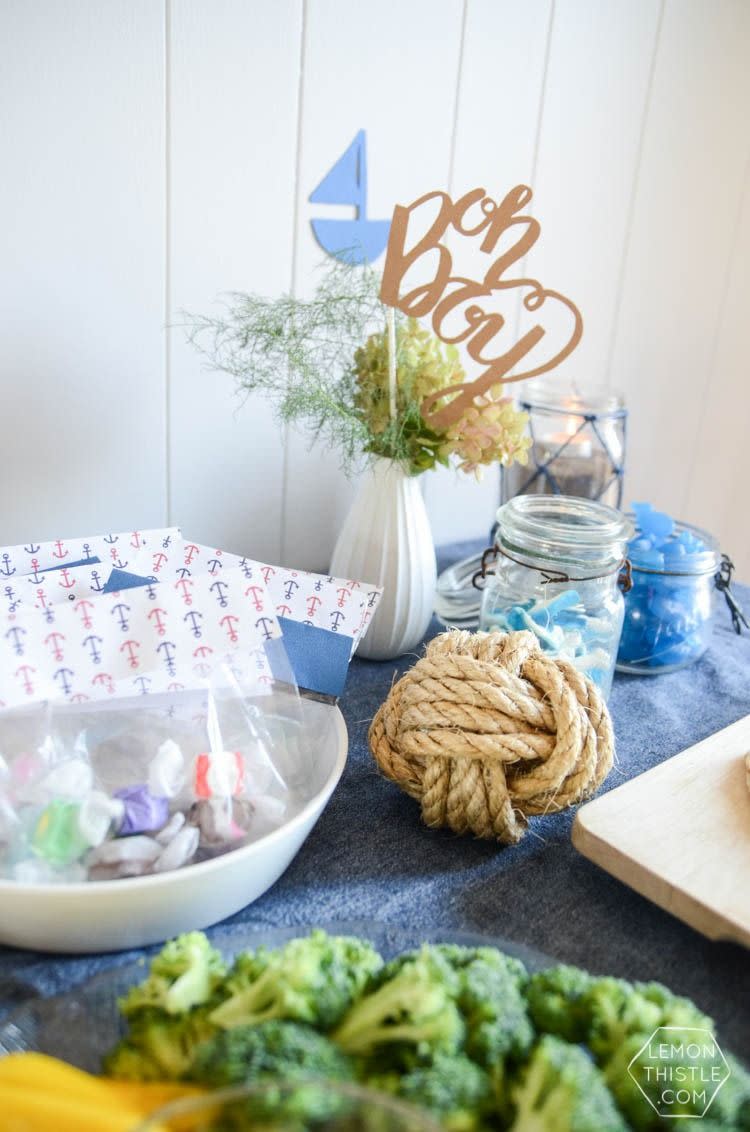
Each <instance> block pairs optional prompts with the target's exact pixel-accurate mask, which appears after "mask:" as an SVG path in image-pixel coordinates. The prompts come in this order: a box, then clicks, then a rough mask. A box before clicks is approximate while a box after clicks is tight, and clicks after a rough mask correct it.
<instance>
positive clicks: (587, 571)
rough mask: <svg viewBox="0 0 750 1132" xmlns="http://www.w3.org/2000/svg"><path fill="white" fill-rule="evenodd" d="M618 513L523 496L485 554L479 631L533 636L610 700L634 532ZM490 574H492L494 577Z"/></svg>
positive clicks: (503, 512)
mask: <svg viewBox="0 0 750 1132" xmlns="http://www.w3.org/2000/svg"><path fill="white" fill-rule="evenodd" d="M631 529H632V528H631V525H630V523H629V521H628V520H627V519H626V517H625V516H624V515H623V514H622V513H621V512H619V511H616V510H615V509H614V508H612V507H607V506H605V505H604V504H602V503H597V502H595V501H593V500H587V499H576V498H573V497H570V496H563V495H557V496H545V495H522V496H516V497H515V498H514V499H511V500H509V502H508V503H506V504H504V505H503V506H502V507H501V508H500V509H499V510H498V512H497V528H496V533H495V543H494V547H493V548H492V550H491V551H488V552H487V555H486V556H485V563H486V561H487V559H488V558H489V557H490V556H491V557H492V558H493V563H492V566H491V568H489V569H488V570H487V571H486V573H485V580H484V587H483V593H482V605H481V611H480V617H479V627H480V629H485V630H491V629H502V630H504V631H505V632H514V631H517V630H527V631H529V632H531V633H533V634H534V636H535V637H536V638H537V640H538V641H539V644H540V645H541V647H542V649H543V650H544V651H545V652H547V653H549V654H550V655H551V656H554V657H560V658H561V659H565V660H568V661H570V662H571V664H573V665H574V666H575V667H576V668H577V669H578V670H579V671H580V672H582V673H583V674H584V675H586V676H589V677H590V678H591V679H592V680H593V681H594V682H595V683H596V684H597V685H598V686H599V688H600V689H601V691H602V693H603V694H604V695H605V696H608V695H609V692H610V690H611V687H612V676H613V673H614V667H615V658H616V656H617V646H618V644H619V640H620V632H621V629H622V621H623V598H622V593H621V592H620V584H619V583H620V575H621V570H622V567H623V565H624V560H625V559H624V556H625V547H626V545H627V540H628V537H629V535H630V533H631ZM490 571H491V572H490Z"/></svg>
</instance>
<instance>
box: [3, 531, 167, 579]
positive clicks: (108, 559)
mask: <svg viewBox="0 0 750 1132" xmlns="http://www.w3.org/2000/svg"><path fill="white" fill-rule="evenodd" d="M179 538H180V532H179V529H178V528H177V527H164V528H159V529H157V530H150V531H126V532H124V533H122V532H120V533H118V534H106V535H89V536H88V537H87V538H73V539H55V540H54V541H52V542H39V543H33V542H30V543H27V544H26V545H25V546H4V547H0V582H2V583H3V584H7V583H8V582H10V580H11V579H12V578H14V577H16V576H17V575H18V576H20V575H23V574H34V573H39V572H41V571H44V570H54V569H60V568H69V567H71V566H76V565H79V564H80V563H81V562H86V561H90V560H91V559H93V558H97V559H98V560H99V562H100V563H101V564H102V570H101V571H100V572H101V573H102V574H103V575H104V577H105V578H106V577H107V576H108V575H109V571H110V570H111V569H112V568H113V567H117V569H120V570H127V568H128V563H129V562H130V559H131V558H132V557H133V555H134V554H136V553H138V551H142V550H143V549H144V548H148V549H149V550H156V549H157V548H159V547H161V548H168V547H169V546H170V545H171V543H172V541H173V540H178V539H179Z"/></svg>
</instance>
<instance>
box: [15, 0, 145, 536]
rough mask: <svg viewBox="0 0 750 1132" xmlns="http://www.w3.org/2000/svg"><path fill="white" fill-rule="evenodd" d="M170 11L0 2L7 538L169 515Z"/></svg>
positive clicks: (130, 4)
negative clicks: (166, 94) (166, 100)
mask: <svg viewBox="0 0 750 1132" xmlns="http://www.w3.org/2000/svg"><path fill="white" fill-rule="evenodd" d="M163 56H164V41H163V9H162V5H161V4H156V3H153V2H152V0H109V2H108V3H107V4H95V3H90V2H88V0H68V2H67V3H65V4H60V3H57V2H55V0H36V2H35V3H26V2H24V0H5V2H4V3H3V4H2V6H1V7H0V106H1V107H2V112H1V113H0V160H1V161H2V170H3V172H2V176H1V177H0V217H1V218H2V224H1V225H0V312H1V313H0V322H1V323H2V332H1V333H0V374H1V375H2V413H1V414H0V450H1V451H2V460H3V474H2V488H0V541H2V542H7V543H15V542H25V541H27V540H28V539H30V538H41V539H44V538H50V537H55V536H58V535H60V534H62V535H66V534H73V533H75V532H79V533H81V532H86V531H92V530H117V529H120V528H122V529H130V528H131V527H135V526H150V525H159V524H161V523H162V522H163V521H164V518H165V451H164V369H163V337H162V325H163V318H164V305H163V300H164V276H163V262H164V259H163V250H164V238H163V237H164V191H163V190H164V133H163V121H164V106H163V77H164V75H163Z"/></svg>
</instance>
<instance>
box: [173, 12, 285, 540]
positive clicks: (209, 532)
mask: <svg viewBox="0 0 750 1132" xmlns="http://www.w3.org/2000/svg"><path fill="white" fill-rule="evenodd" d="M301 18H302V5H301V0H277V2H276V3H274V4H268V3H267V2H266V0H171V37H170V39H171V42H170V51H171V68H170V71H171V81H170V102H171V123H170V125H171V138H170V141H171V235H170V245H171V288H170V289H171V306H172V318H173V320H174V321H175V322H179V321H180V314H179V311H180V310H189V311H193V312H201V313H209V312H211V311H215V310H217V309H218V308H216V307H215V306H214V300H215V299H216V298H217V296H219V295H220V293H221V292H228V291H233V290H239V291H256V292H259V293H260V294H265V295H269V296H276V295H278V294H280V293H282V292H283V291H288V290H289V286H290V271H291V260H292V233H293V226H294V170H295V151H296V144H297V91H298V78H299V57H300V36H301ZM170 369H171V373H170V401H171V414H170V426H171V453H170V457H171V459H170V463H171V497H172V498H171V503H172V507H171V510H172V518H173V520H174V521H175V522H176V523H178V524H180V525H182V527H183V528H184V530H185V531H188V532H190V534H191V536H192V537H195V538H200V539H201V540H202V541H204V542H208V543H210V544H211V545H216V546H224V547H227V548H228V549H231V550H233V551H236V552H239V553H251V554H253V555H254V556H255V557H258V558H262V559H267V560H270V561H278V559H279V554H280V535H281V503H282V481H283V452H282V434H281V431H280V429H279V428H278V426H277V424H276V423H275V421H274V420H273V415H272V412H271V410H270V408H269V406H268V405H267V403H266V402H265V401H264V400H263V399H262V398H259V397H253V398H251V399H250V400H248V401H247V402H246V403H245V404H244V405H242V406H240V403H239V401H238V399H237V397H236V395H235V392H234V386H233V382H232V379H231V378H230V377H228V376H225V375H223V374H215V373H210V372H206V370H205V368H204V367H203V365H202V363H201V360H200V358H199V357H198V355H197V354H196V353H195V351H194V350H193V348H192V347H190V346H189V345H188V344H187V343H186V341H185V335H184V331H183V330H182V329H175V330H173V331H172V350H171V366H170Z"/></svg>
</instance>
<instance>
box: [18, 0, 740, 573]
mask: <svg viewBox="0 0 750 1132" xmlns="http://www.w3.org/2000/svg"><path fill="white" fill-rule="evenodd" d="M748 106H750V4H748V3H747V0H354V2H353V0H275V2H274V3H269V0H107V2H106V3H101V2H99V0H2V3H0V162H1V167H2V169H3V175H2V177H0V379H1V380H2V406H1V416H0V451H2V472H1V473H0V485H1V486H0V543H14V542H22V541H26V540H27V539H29V538H46V537H50V536H57V535H69V534H75V533H89V532H93V531H95V530H97V529H103V528H117V527H128V526H130V525H131V524H132V525H134V526H144V525H147V524H155V523H161V522H166V521H170V522H177V523H179V524H181V525H182V526H183V528H184V529H185V530H186V531H187V532H189V533H190V535H191V536H194V537H198V538H200V539H202V540H204V541H207V542H212V543H215V544H216V545H221V546H225V547H227V548H228V549H232V550H238V551H247V552H251V553H253V554H254V555H256V556H258V557H263V558H268V559H276V560H284V559H286V560H287V561H289V562H292V561H293V562H295V563H296V564H299V565H300V566H311V567H316V566H317V567H323V566H325V565H326V564H327V560H328V555H329V553H330V550H331V547H332V545H333V541H334V539H335V534H336V530H337V528H338V525H339V524H340V522H341V519H342V517H343V514H344V512H345V510H346V506H347V504H348V501H349V499H350V498H351V491H352V488H351V486H350V485H347V484H346V483H345V482H343V480H342V478H341V476H340V474H339V472H338V466H337V461H336V458H335V455H331V454H326V453H320V452H312V453H311V452H309V451H308V448H307V443H306V440H305V439H304V438H301V437H298V436H294V435H288V436H286V437H282V436H281V435H280V433H279V432H278V431H277V429H276V426H275V424H274V422H273V420H272V418H271V415H270V413H269V411H268V409H267V407H266V406H265V405H263V404H262V403H260V402H250V403H247V404H246V405H245V406H244V407H243V408H242V409H239V410H238V409H237V403H236V401H235V399H234V396H233V392H232V389H231V384H230V382H229V380H228V379H224V378H222V377H220V376H216V375H212V374H209V373H206V372H205V371H204V370H203V369H202V367H201V363H200V360H199V359H198V358H197V357H196V355H195V353H194V352H193V351H192V350H191V349H190V347H188V346H187V345H186V343H185V340H184V333H183V331H182V330H181V329H180V327H179V326H178V325H177V324H178V323H179V321H180V311H181V310H183V309H188V310H192V311H207V310H209V309H210V307H211V304H212V302H213V301H214V299H215V297H216V296H217V295H218V294H219V293H220V292H222V291H228V290H233V289H244V290H258V291H264V292H267V293H278V292H279V291H281V290H284V289H293V290H294V291H295V292H296V293H297V294H300V295H302V294H305V293H306V292H308V291H309V289H310V287H311V279H312V275H313V270H314V268H315V267H316V265H317V264H318V263H319V262H320V259H321V255H322V253H321V252H320V249H319V248H318V247H317V245H316V244H315V242H314V239H313V237H312V234H311V232H310V227H309V221H310V217H311V215H312V214H313V211H314V210H313V209H312V206H310V205H309V203H308V200H307V198H308V196H309V193H310V192H311V190H312V189H313V188H314V187H315V185H316V184H317V183H318V181H319V180H320V178H321V177H322V175H323V174H324V173H325V172H326V170H327V169H328V168H330V166H331V165H332V163H333V162H334V161H335V159H336V158H337V157H338V155H339V154H340V153H341V151H342V150H343V148H344V147H345V146H346V145H347V144H348V143H349V141H350V140H351V138H352V137H353V135H354V134H355V133H356V131H357V130H358V129H360V128H364V129H366V130H367V135H368V149H369V152H368V157H369V173H370V181H369V210H370V215H371V216H387V215H389V214H390V212H391V210H392V207H393V205H394V203H396V202H397V201H401V202H408V201H411V200H413V199H414V198H416V197H417V196H418V195H420V194H421V193H422V192H423V191H425V190H427V189H430V188H434V187H437V186H450V187H451V189H452V190H453V191H454V192H456V193H457V192H460V191H462V190H465V189H468V188H471V187H474V186H475V185H477V184H482V185H484V186H486V187H487V189H488V191H490V192H491V193H493V194H495V195H502V194H503V192H504V191H505V190H506V189H507V188H509V187H510V186H511V185H513V184H515V183H518V182H519V181H526V182H528V183H531V184H532V185H533V187H534V191H535V198H534V209H535V211H536V215H537V216H538V217H539V218H540V219H541V221H542V224H543V234H542V238H541V240H540V241H539V243H538V244H537V245H536V247H535V248H534V249H533V251H532V253H531V255H530V257H529V264H528V267H529V270H530V272H531V273H532V274H534V275H536V276H537V277H539V278H541V279H542V280H544V281H545V282H547V283H548V285H551V286H557V287H559V288H560V289H561V290H563V291H564V292H565V293H566V294H569V295H571V297H573V298H574V299H575V300H576V301H577V302H578V304H579V305H580V307H581V309H582V310H583V313H584V318H585V334H584V339H583V342H582V344H581V346H580V347H579V349H578V351H576V353H575V354H574V355H573V356H572V357H571V359H570V360H569V361H568V362H567V363H565V369H566V370H567V372H568V373H569V374H570V375H571V376H573V375H574V376H575V377H576V378H577V379H578V380H579V381H580V382H581V383H582V384H585V383H586V382H592V383H600V382H609V383H611V384H612V385H613V386H614V387H617V388H620V389H621V390H623V391H624V393H625V395H626V399H627V401H628V405H629V408H630V411H631V422H630V438H631V447H630V453H629V471H628V481H627V495H628V496H629V497H630V498H639V497H647V498H650V499H652V500H653V501H654V502H655V503H656V504H658V505H661V506H664V507H667V508H669V509H671V510H672V511H673V512H676V513H678V514H679V515H680V516H681V517H683V518H686V519H689V520H692V521H694V522H698V523H702V524H704V525H706V526H708V527H710V528H711V529H712V530H714V531H716V532H717V533H718V534H720V536H721V538H722V541H723V543H724V545H725V547H726V548H727V549H729V550H731V551H732V552H733V553H734V555H735V557H736V558H737V559H738V560H739V562H740V564H741V569H742V572H744V575H745V577H750V533H748V527H747V524H746V522H745V499H746V493H747V489H748V488H749V487H750V444H748V442H747V439H746V432H747V428H748V425H749V424H750V381H748V376H749V375H748V372H747V362H746V357H747V351H746V346H745V333H746V331H745V327H746V321H747V311H748V309H750V271H749V270H748V263H750V116H748V114H747V107H748ZM316 211H317V210H316ZM424 489H425V495H426V498H427V502H428V507H429V509H430V513H431V517H432V520H433V527H434V531H435V535H436V538H437V540H438V541H448V540H450V539H452V538H459V537H468V536H470V535H481V534H484V533H485V532H486V530H487V528H488V526H489V522H490V520H491V516H492V512H493V509H494V507H495V505H496V501H497V494H498V482H497V476H496V475H489V476H487V477H486V479H485V482H484V483H483V484H481V485H476V484H474V483H473V481H468V480H462V479H461V478H459V477H456V476H455V475H453V474H451V473H446V472H441V473H439V474H434V475H430V476H427V477H425V479H424Z"/></svg>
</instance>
